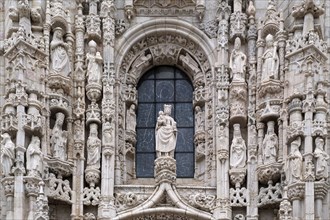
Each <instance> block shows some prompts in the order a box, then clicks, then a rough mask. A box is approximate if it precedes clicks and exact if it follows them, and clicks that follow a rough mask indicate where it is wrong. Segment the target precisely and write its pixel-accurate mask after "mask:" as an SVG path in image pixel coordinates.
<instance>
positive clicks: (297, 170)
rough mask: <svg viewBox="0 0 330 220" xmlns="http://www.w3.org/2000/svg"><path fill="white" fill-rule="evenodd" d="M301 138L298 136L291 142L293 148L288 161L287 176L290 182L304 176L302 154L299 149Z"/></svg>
mask: <svg viewBox="0 0 330 220" xmlns="http://www.w3.org/2000/svg"><path fill="white" fill-rule="evenodd" d="M300 145H301V138H300V137H297V138H296V139H295V140H294V141H292V142H291V150H290V153H289V155H288V159H287V162H286V168H285V170H286V178H287V181H288V184H291V183H295V182H298V181H300V180H301V177H302V165H303V164H302V160H303V158H302V155H301V153H300V151H299V147H300Z"/></svg>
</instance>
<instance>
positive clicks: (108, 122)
mask: <svg viewBox="0 0 330 220" xmlns="http://www.w3.org/2000/svg"><path fill="white" fill-rule="evenodd" d="M104 4H106V3H104ZM101 8H102V5H101ZM108 10H109V11H102V10H101V12H100V14H101V16H102V24H103V26H102V27H103V30H102V31H103V59H104V72H103V79H102V82H103V91H104V92H103V99H102V112H104V113H103V115H102V129H103V133H104V135H103V140H102V174H101V195H102V196H101V201H100V205H99V209H98V215H99V219H109V218H113V217H115V216H116V208H115V205H114V184H115V169H114V168H115V146H116V138H114V137H116V130H117V129H118V123H115V121H116V120H115V115H116V113H115V109H111V110H110V108H111V103H110V100H115V97H114V90H115V88H114V86H115V84H114V83H115V73H114V69H115V68H114V42H115V15H114V12H115V10H116V8H115V6H114V5H113V4H110V5H108ZM105 112H111V113H109V114H105ZM106 133H107V135H105V134H106ZM116 175H117V176H118V177H119V176H120V170H117V172H116Z"/></svg>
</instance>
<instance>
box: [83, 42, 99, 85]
mask: <svg viewBox="0 0 330 220" xmlns="http://www.w3.org/2000/svg"><path fill="white" fill-rule="evenodd" d="M88 46H89V53H88V54H87V55H86V57H87V58H86V62H87V80H88V83H98V84H101V76H102V68H103V67H102V62H103V59H102V57H101V54H100V52H98V51H96V48H97V44H96V43H95V41H93V40H91V41H90V42H89V43H88Z"/></svg>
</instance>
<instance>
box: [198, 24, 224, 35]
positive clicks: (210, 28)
mask: <svg viewBox="0 0 330 220" xmlns="http://www.w3.org/2000/svg"><path fill="white" fill-rule="evenodd" d="M218 23H219V21H217V20H211V21H208V22H205V23H201V24H200V26H199V29H201V30H202V31H204V32H205V34H206V35H207V36H209V38H216V37H217V32H218Z"/></svg>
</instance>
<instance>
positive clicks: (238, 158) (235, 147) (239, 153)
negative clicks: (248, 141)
mask: <svg viewBox="0 0 330 220" xmlns="http://www.w3.org/2000/svg"><path fill="white" fill-rule="evenodd" d="M245 164H246V145H245V141H244V139H243V138H242V134H241V128H240V125H239V124H234V134H233V141H232V143H231V146H230V168H243V167H245Z"/></svg>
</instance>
